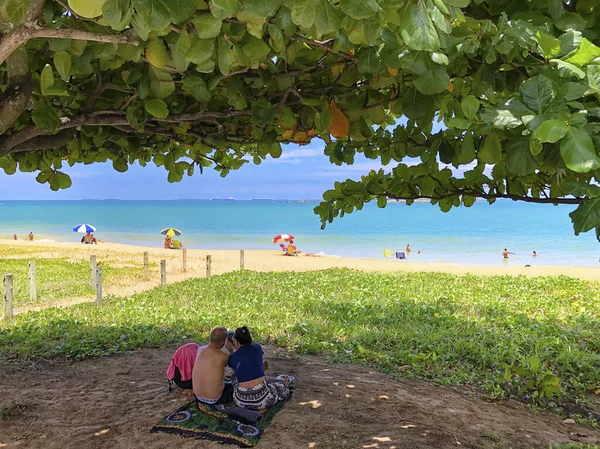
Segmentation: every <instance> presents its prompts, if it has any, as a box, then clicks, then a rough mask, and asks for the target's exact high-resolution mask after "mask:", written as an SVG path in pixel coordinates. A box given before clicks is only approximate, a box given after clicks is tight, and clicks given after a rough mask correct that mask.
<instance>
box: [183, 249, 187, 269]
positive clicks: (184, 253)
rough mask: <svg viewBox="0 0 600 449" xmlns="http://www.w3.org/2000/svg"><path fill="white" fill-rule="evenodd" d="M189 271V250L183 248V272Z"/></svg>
mask: <svg viewBox="0 0 600 449" xmlns="http://www.w3.org/2000/svg"><path fill="white" fill-rule="evenodd" d="M186 271H187V249H185V248H183V272H184V273H185V272H186Z"/></svg>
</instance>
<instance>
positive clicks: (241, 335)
mask: <svg viewBox="0 0 600 449" xmlns="http://www.w3.org/2000/svg"><path fill="white" fill-rule="evenodd" d="M233 338H235V339H236V340H237V342H238V343H239V344H240V345H241V346H246V345H250V344H252V336H251V335H250V331H249V330H248V328H247V327H246V326H242V327H238V328H237V329H236V330H235V334H234V335H233Z"/></svg>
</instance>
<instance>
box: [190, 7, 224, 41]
mask: <svg viewBox="0 0 600 449" xmlns="http://www.w3.org/2000/svg"><path fill="white" fill-rule="evenodd" d="M192 23H193V24H194V28H196V35H197V36H198V37H199V38H200V39H213V38H215V37H217V36H218V35H219V34H221V26H222V25H223V21H222V20H221V19H217V18H216V17H215V16H213V15H212V14H211V13H208V12H207V13H202V14H199V15H198V16H197V17H196V18H195V19H194V20H192Z"/></svg>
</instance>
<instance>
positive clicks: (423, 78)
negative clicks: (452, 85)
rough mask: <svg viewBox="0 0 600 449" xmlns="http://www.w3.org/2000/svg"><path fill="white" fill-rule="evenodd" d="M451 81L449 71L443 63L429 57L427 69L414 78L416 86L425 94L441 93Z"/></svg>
mask: <svg viewBox="0 0 600 449" xmlns="http://www.w3.org/2000/svg"><path fill="white" fill-rule="evenodd" d="M449 82H450V77H449V76H448V72H446V69H445V68H444V67H442V66H441V65H438V64H435V63H433V62H432V61H430V60H429V59H427V62H426V69H425V71H424V72H423V73H421V74H420V75H418V76H416V77H415V78H414V80H413V83H414V85H415V87H416V88H417V89H418V90H419V92H421V93H422V94H425V95H433V94H439V93H440V92H443V91H444V90H445V89H446V86H447V85H448V83H449Z"/></svg>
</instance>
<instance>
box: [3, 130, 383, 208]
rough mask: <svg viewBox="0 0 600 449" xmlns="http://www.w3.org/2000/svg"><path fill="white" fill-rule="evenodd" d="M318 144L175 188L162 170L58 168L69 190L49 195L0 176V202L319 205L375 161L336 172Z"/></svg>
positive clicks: (30, 181) (31, 176)
mask: <svg viewBox="0 0 600 449" xmlns="http://www.w3.org/2000/svg"><path fill="white" fill-rule="evenodd" d="M323 149H324V144H323V142H321V141H320V140H317V139H315V140H313V142H312V143H311V144H310V145H308V146H302V147H301V146H297V145H287V146H286V148H284V150H283V154H282V156H281V158H279V159H268V160H266V161H264V162H263V163H262V164H261V165H258V166H256V165H254V164H252V163H248V164H246V165H245V166H243V167H242V168H241V169H240V170H237V171H234V172H232V173H230V174H229V175H228V176H227V177H226V178H221V177H220V176H219V174H218V173H217V172H215V171H214V170H212V169H209V170H205V171H204V173H203V174H200V173H199V172H198V171H196V174H195V175H194V176H192V177H188V176H186V177H184V179H183V180H182V181H181V182H179V183H176V184H170V183H169V182H168V181H167V172H166V170H165V169H164V167H155V166H154V165H151V164H150V165H148V166H146V167H145V168H142V167H139V166H133V167H130V169H129V170H128V171H127V172H125V173H118V172H116V171H115V170H114V169H113V168H112V165H111V164H93V165H87V166H86V165H75V166H74V167H69V166H68V165H66V166H64V167H63V171H64V172H65V173H68V174H69V175H70V176H71V178H72V180H73V186H72V187H71V188H70V189H67V190H63V191H59V192H53V191H51V190H50V188H49V187H48V185H46V184H44V185H41V184H38V183H37V182H36V180H35V176H36V175H35V173H20V172H17V173H16V174H14V175H12V176H7V175H5V174H4V172H3V171H1V170H0V200H11V199H12V200H79V199H88V198H98V199H105V198H110V199H113V198H114V199H122V200H130V199H138V200H145V199H188V198H190V199H192V198H193V199H205V198H216V197H234V198H236V199H252V198H272V199H320V198H321V195H322V193H323V192H324V191H325V190H328V189H330V188H332V186H333V182H334V181H336V180H345V179H347V178H353V179H358V178H360V176H361V175H362V174H365V173H367V172H368V171H369V170H371V169H378V168H380V167H381V164H380V163H379V162H378V161H372V160H367V159H364V158H362V159H361V158H357V160H356V163H355V164H354V165H352V166H343V167H338V166H335V165H333V164H331V163H330V162H329V159H328V157H327V156H325V155H324V154H323Z"/></svg>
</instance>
